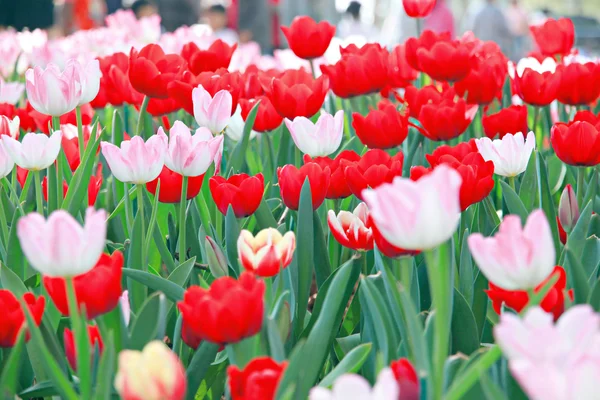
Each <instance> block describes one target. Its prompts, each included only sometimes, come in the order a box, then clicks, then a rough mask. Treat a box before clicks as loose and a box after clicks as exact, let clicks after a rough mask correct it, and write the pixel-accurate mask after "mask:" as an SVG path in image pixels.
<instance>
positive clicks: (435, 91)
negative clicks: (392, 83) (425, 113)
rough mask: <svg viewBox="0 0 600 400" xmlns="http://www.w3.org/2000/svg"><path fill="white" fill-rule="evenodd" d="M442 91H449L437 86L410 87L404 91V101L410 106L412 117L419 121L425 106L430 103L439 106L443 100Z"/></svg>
mask: <svg viewBox="0 0 600 400" xmlns="http://www.w3.org/2000/svg"><path fill="white" fill-rule="evenodd" d="M441 89H443V90H447V87H444V86H442V88H439V87H438V86H437V85H427V86H423V87H422V88H420V89H418V88H416V87H414V86H408V87H407V88H406V89H405V90H404V98H403V100H404V102H405V103H407V104H408V110H409V112H410V116H411V117H413V118H417V119H418V118H419V114H420V113H421V109H422V108H423V107H424V106H426V105H428V104H429V103H436V104H437V103H439V102H441V101H442V98H443V95H442V92H441V91H440V90H441ZM452 97H454V96H452Z"/></svg>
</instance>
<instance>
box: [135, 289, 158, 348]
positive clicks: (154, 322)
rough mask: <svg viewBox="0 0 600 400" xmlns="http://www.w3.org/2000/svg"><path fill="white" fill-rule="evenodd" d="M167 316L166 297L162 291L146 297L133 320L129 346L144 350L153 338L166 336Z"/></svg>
mask: <svg viewBox="0 0 600 400" xmlns="http://www.w3.org/2000/svg"><path fill="white" fill-rule="evenodd" d="M166 318H167V304H166V298H165V297H164V295H162V294H160V293H154V294H153V295H151V296H150V297H148V298H147V299H146V301H145V302H144V304H143V305H142V307H141V309H140V311H139V313H138V316H137V318H136V319H135V321H134V322H133V326H132V328H131V337H130V340H129V348H130V349H133V350H142V349H143V348H144V346H145V345H146V344H147V343H149V342H151V341H152V340H155V339H158V340H161V339H162V338H163V337H164V324H165V322H166ZM161 325H162V327H161ZM161 331H162V332H161Z"/></svg>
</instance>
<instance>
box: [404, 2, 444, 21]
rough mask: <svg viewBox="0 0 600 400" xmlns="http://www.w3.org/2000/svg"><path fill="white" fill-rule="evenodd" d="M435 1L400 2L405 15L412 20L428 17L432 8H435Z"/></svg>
mask: <svg viewBox="0 0 600 400" xmlns="http://www.w3.org/2000/svg"><path fill="white" fill-rule="evenodd" d="M435 1H436V0H402V5H403V6H404V11H406V15H408V16H409V17H412V18H424V17H426V16H428V15H429V14H430V13H431V11H432V10H433V7H435Z"/></svg>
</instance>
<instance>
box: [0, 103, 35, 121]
mask: <svg viewBox="0 0 600 400" xmlns="http://www.w3.org/2000/svg"><path fill="white" fill-rule="evenodd" d="M28 103H29V102H28ZM0 115H4V116H5V117H7V118H9V119H11V120H12V119H13V118H14V117H16V116H17V108H16V107H15V106H14V105H12V104H10V103H2V102H0ZM19 119H20V118H19Z"/></svg>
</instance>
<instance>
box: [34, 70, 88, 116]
mask: <svg viewBox="0 0 600 400" xmlns="http://www.w3.org/2000/svg"><path fill="white" fill-rule="evenodd" d="M80 74H81V68H80V67H79V66H78V65H77V64H76V63H73V62H71V63H67V66H66V67H65V70H64V71H62V72H61V70H60V69H59V68H58V66H56V65H55V64H48V66H47V67H46V69H42V68H40V67H35V68H33V69H28V70H27V72H26V73H25V78H26V83H25V88H26V90H27V98H28V99H29V102H30V103H31V106H32V107H33V108H34V109H35V110H36V111H38V112H40V113H42V114H46V115H52V116H53V117H60V116H61V115H63V114H66V113H68V112H69V111H73V109H75V107H76V106H77V105H78V104H79V100H80V99H81V94H82V89H83V88H82V85H81V75H80Z"/></svg>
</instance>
